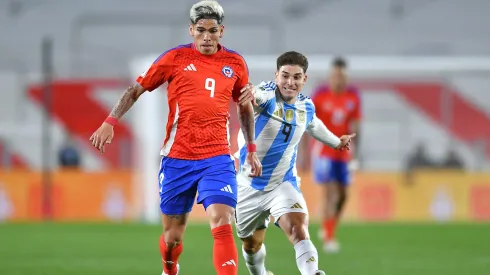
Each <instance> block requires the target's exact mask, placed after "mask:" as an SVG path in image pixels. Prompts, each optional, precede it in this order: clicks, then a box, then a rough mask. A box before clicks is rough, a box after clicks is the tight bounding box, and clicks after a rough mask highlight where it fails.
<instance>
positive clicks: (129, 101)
mask: <svg viewBox="0 0 490 275" xmlns="http://www.w3.org/2000/svg"><path fill="white" fill-rule="evenodd" d="M136 100H138V92H137V89H136V85H131V86H129V87H128V88H127V89H126V91H125V92H124V94H123V95H122V96H121V98H119V100H118V101H117V103H116V105H114V108H113V109H112V111H111V114H110V116H112V117H115V118H117V119H119V118H121V117H122V116H123V115H124V114H125V113H126V112H127V111H128V110H129V109H131V107H132V106H133V104H134V103H135V102H136Z"/></svg>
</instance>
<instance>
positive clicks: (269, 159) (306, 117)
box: [238, 81, 317, 191]
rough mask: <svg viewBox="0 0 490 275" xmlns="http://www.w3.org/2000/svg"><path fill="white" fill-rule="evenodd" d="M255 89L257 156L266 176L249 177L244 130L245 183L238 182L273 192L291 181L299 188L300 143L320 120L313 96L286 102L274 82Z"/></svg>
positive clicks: (240, 142)
mask: <svg viewBox="0 0 490 275" xmlns="http://www.w3.org/2000/svg"><path fill="white" fill-rule="evenodd" d="M255 90H256V92H255V100H256V102H257V104H258V105H259V107H255V144H256V145H257V157H258V158H259V160H260V161H261V163H262V176H260V177H254V178H250V177H248V174H249V173H250V168H249V166H248V165H247V164H246V163H245V160H246V156H247V149H246V145H245V138H244V137H243V134H242V132H241V131H240V132H239V134H238V146H239V148H240V151H239V160H240V170H239V177H240V179H241V180H239V181H238V182H239V184H247V185H251V186H252V187H253V188H254V189H257V190H264V191H269V190H273V189H274V188H276V187H277V186H278V185H279V184H281V183H283V182H290V183H291V184H293V185H294V186H295V187H297V188H299V184H300V182H299V181H300V178H299V177H298V175H297V172H296V156H297V153H298V144H299V142H300V140H301V137H302V136H303V133H304V132H305V131H306V130H308V128H311V124H312V122H313V121H314V119H315V120H317V119H316V116H315V106H314V105H313V102H312V101H311V99H310V98H309V97H307V96H304V95H302V94H298V96H297V98H296V102H295V103H294V104H288V103H286V102H284V101H283V100H282V98H281V96H280V94H279V91H276V84H275V83H274V82H273V81H269V82H262V83H260V84H259V85H258V86H257V87H256V88H255Z"/></svg>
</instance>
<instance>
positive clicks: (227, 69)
mask: <svg viewBox="0 0 490 275" xmlns="http://www.w3.org/2000/svg"><path fill="white" fill-rule="evenodd" d="M221 72H222V73H223V75H224V76H226V77H228V78H232V77H233V75H234V74H235V73H234V72H233V69H232V68H230V67H229V66H224V67H223V69H221Z"/></svg>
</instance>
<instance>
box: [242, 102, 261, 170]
mask: <svg viewBox="0 0 490 275" xmlns="http://www.w3.org/2000/svg"><path fill="white" fill-rule="evenodd" d="M237 106H238V121H240V128H241V129H242V132H243V136H244V137H245V141H246V142H247V145H246V146H247V163H248V165H250V168H251V171H250V172H251V173H250V175H249V176H251V177H256V176H261V175H262V164H261V163H260V161H259V158H258V157H257V153H256V145H255V144H254V141H255V121H254V109H253V106H252V103H251V102H249V103H247V104H244V105H240V104H237Z"/></svg>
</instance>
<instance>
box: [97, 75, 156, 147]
mask: <svg viewBox="0 0 490 275" xmlns="http://www.w3.org/2000/svg"><path fill="white" fill-rule="evenodd" d="M145 91H146V90H145V88H143V87H142V86H141V85H139V84H135V85H131V86H129V87H128V88H127V89H126V91H125V92H124V94H123V95H122V96H121V98H119V100H118V101H117V103H116V105H115V106H114V108H112V111H111V114H110V115H109V117H108V118H107V119H106V120H105V121H104V123H102V125H101V126H100V127H99V129H97V131H95V133H93V134H92V136H91V137H90V141H92V145H93V146H94V147H95V148H97V150H99V151H100V152H101V153H104V151H105V145H106V144H110V143H111V141H112V139H113V138H114V125H115V124H116V122H117V120H119V119H120V118H121V117H122V116H123V115H124V114H125V113H126V112H127V111H129V109H131V107H132V106H133V104H134V103H135V102H136V100H138V98H139V97H140V96H141V94H143V93H144V92H145Z"/></svg>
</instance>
